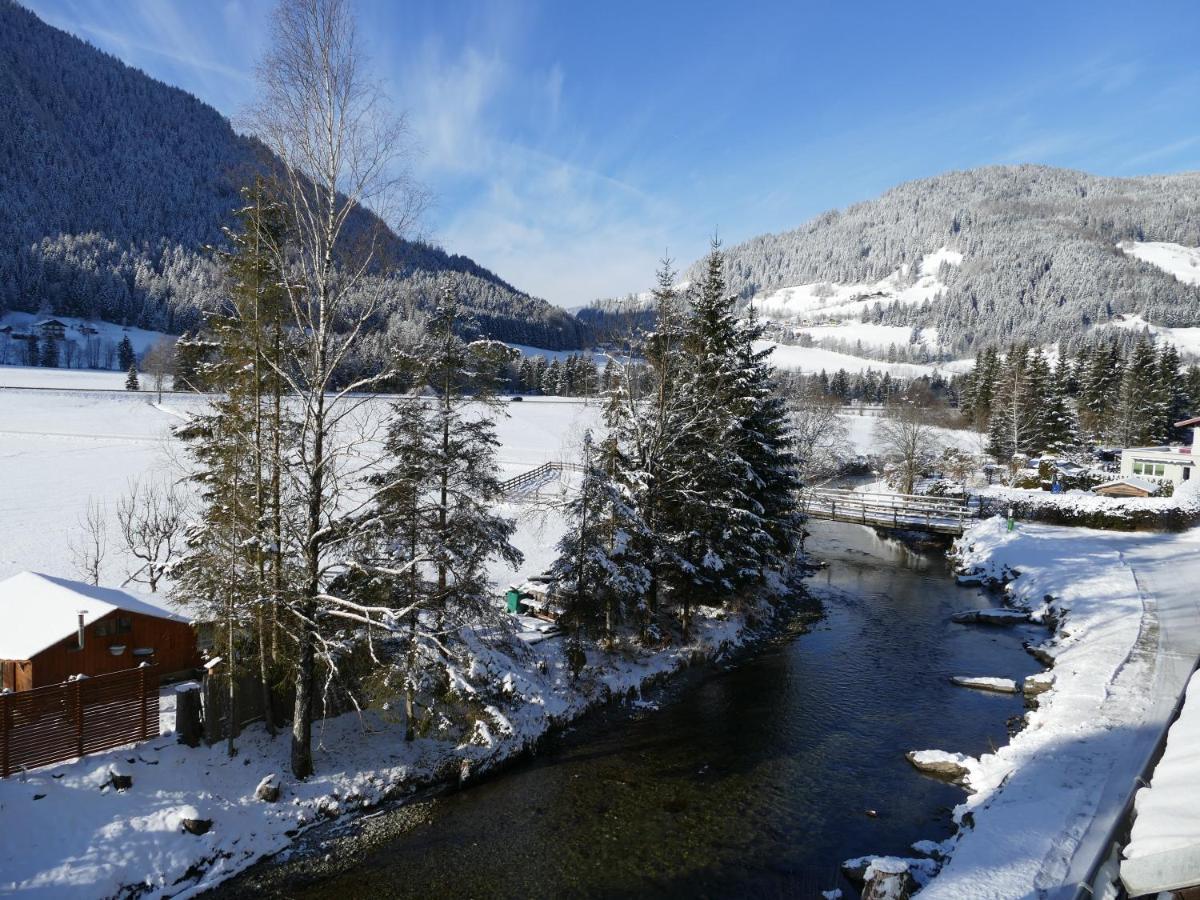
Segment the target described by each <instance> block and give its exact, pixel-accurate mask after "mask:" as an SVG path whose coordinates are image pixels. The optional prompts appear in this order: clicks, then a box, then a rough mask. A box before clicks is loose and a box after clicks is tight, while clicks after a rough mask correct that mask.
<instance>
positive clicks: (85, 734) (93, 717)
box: [0, 666, 158, 778]
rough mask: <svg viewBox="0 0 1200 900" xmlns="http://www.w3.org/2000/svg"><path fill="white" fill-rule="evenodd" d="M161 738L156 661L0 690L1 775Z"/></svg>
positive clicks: (5, 775) (4, 776)
mask: <svg viewBox="0 0 1200 900" xmlns="http://www.w3.org/2000/svg"><path fill="white" fill-rule="evenodd" d="M154 737H158V673H157V672H155V671H154V669H153V668H151V667H150V666H143V667H140V668H137V669H125V670H124V671H121V672H113V673H112V674H110V675H97V676H96V677H94V678H81V679H79V680H78V681H70V682H67V683H65V684H56V685H54V686H52V687H43V688H35V689H34V690H32V691H19V692H17V693H13V694H0V778H7V777H8V776H9V775H11V774H12V773H13V772H19V771H21V770H22V769H32V768H36V767H37V766H48V765H50V764H51V763H56V762H63V761H64V760H68V759H75V758H76V757H80V756H85V755H87V754H88V753H99V752H100V751H101V750H111V749H112V748H113V747H120V746H121V745H122V744H130V743H133V742H134V741H145V740H149V739H150V738H154Z"/></svg>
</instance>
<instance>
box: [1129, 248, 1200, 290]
mask: <svg viewBox="0 0 1200 900" xmlns="http://www.w3.org/2000/svg"><path fill="white" fill-rule="evenodd" d="M1117 248H1118V249H1119V250H1120V251H1121V252H1122V253H1124V254H1125V255H1127V256H1132V257H1135V258H1136V259H1140V260H1142V261H1143V262H1148V263H1150V264H1151V265H1152V266H1157V267H1158V268H1160V269H1162V270H1163V271H1164V272H1169V273H1170V274H1172V275H1174V276H1175V277H1176V278H1178V279H1179V280H1180V281H1182V282H1183V283H1184V284H1200V247H1185V246H1183V245H1182V244H1172V243H1170V242H1168V241H1121V243H1119V244H1117Z"/></svg>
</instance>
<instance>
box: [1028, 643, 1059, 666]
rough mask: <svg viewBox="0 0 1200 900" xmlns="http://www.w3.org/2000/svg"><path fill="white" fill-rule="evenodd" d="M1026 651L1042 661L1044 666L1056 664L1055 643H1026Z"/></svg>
mask: <svg viewBox="0 0 1200 900" xmlns="http://www.w3.org/2000/svg"><path fill="white" fill-rule="evenodd" d="M1024 647H1025V652H1026V653H1028V654H1029V655H1030V656H1032V657H1033V658H1034V659H1036V660H1037V661H1038V662H1040V663H1041V664H1042V665H1043V666H1046V667H1047V668H1049V667H1050V666H1053V665H1054V652H1055V647H1054V645H1053V644H1033V643H1026V644H1025V645H1024Z"/></svg>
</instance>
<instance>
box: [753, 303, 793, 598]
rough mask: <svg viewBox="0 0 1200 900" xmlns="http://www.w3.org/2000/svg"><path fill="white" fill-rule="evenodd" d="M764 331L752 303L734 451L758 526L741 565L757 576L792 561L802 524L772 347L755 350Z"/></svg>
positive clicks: (786, 418)
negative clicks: (743, 471) (742, 402)
mask: <svg viewBox="0 0 1200 900" xmlns="http://www.w3.org/2000/svg"><path fill="white" fill-rule="evenodd" d="M762 335H763V326H762V324H761V323H760V322H759V320H758V319H757V317H756V315H755V313H754V308H753V307H751V308H750V311H749V314H748V316H747V318H746V319H745V320H744V321H743V322H742V323H741V325H740V328H739V335H738V336H739V340H740V344H741V347H740V350H739V355H740V357H741V358H740V365H741V368H742V372H743V375H744V379H745V388H744V389H745V392H746V401H747V408H746V411H745V412H744V414H743V415H742V417H741V421H740V423H739V437H738V445H739V446H738V454H739V456H740V457H741V459H742V460H743V462H744V463H745V465H746V467H747V473H748V481H749V484H750V486H751V487H750V490H749V491H747V500H748V501H749V503H750V509H749V510H748V512H749V513H750V514H751V515H753V516H755V517H756V518H757V520H758V528H759V529H760V533H758V534H756V535H755V537H756V543H755V544H754V545H752V546H750V547H747V548H746V551H747V552H746V553H745V559H744V560H743V566H746V564H748V563H749V564H755V565H757V567H758V572H757V573H756V577H757V578H758V579H759V580H762V579H763V578H765V576H766V574H767V573H768V572H769V571H779V570H781V569H784V568H785V567H786V566H787V565H788V564H790V563H791V561H792V558H793V557H794V555H795V553H796V549H797V547H798V546H799V543H800V533H801V531H802V527H803V523H804V518H803V515H802V514H801V511H800V507H799V504H798V501H797V496H798V492H799V490H800V488H801V487H802V484H801V479H800V469H799V460H798V458H797V456H796V452H795V449H794V435H793V432H792V425H791V413H790V410H789V408H788V404H787V401H786V400H785V399H784V397H783V396H782V395H781V394H780V393H779V392H778V390H777V387H776V384H775V378H774V372H773V371H772V368H771V365H770V361H769V360H770V356H771V353H772V351H773V349H774V347H773V346H772V345H770V344H768V345H767V346H766V347H765V348H764V349H755V342H756V341H758V340H759V339H760V338H761V337H762ZM754 557H757V559H755V558H754ZM748 574H749V573H748Z"/></svg>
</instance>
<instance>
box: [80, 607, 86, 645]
mask: <svg viewBox="0 0 1200 900" xmlns="http://www.w3.org/2000/svg"><path fill="white" fill-rule="evenodd" d="M85 613H87V610H86V609H81V610H80V611H79V649H80V650H82V649H83V617H84V614H85Z"/></svg>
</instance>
